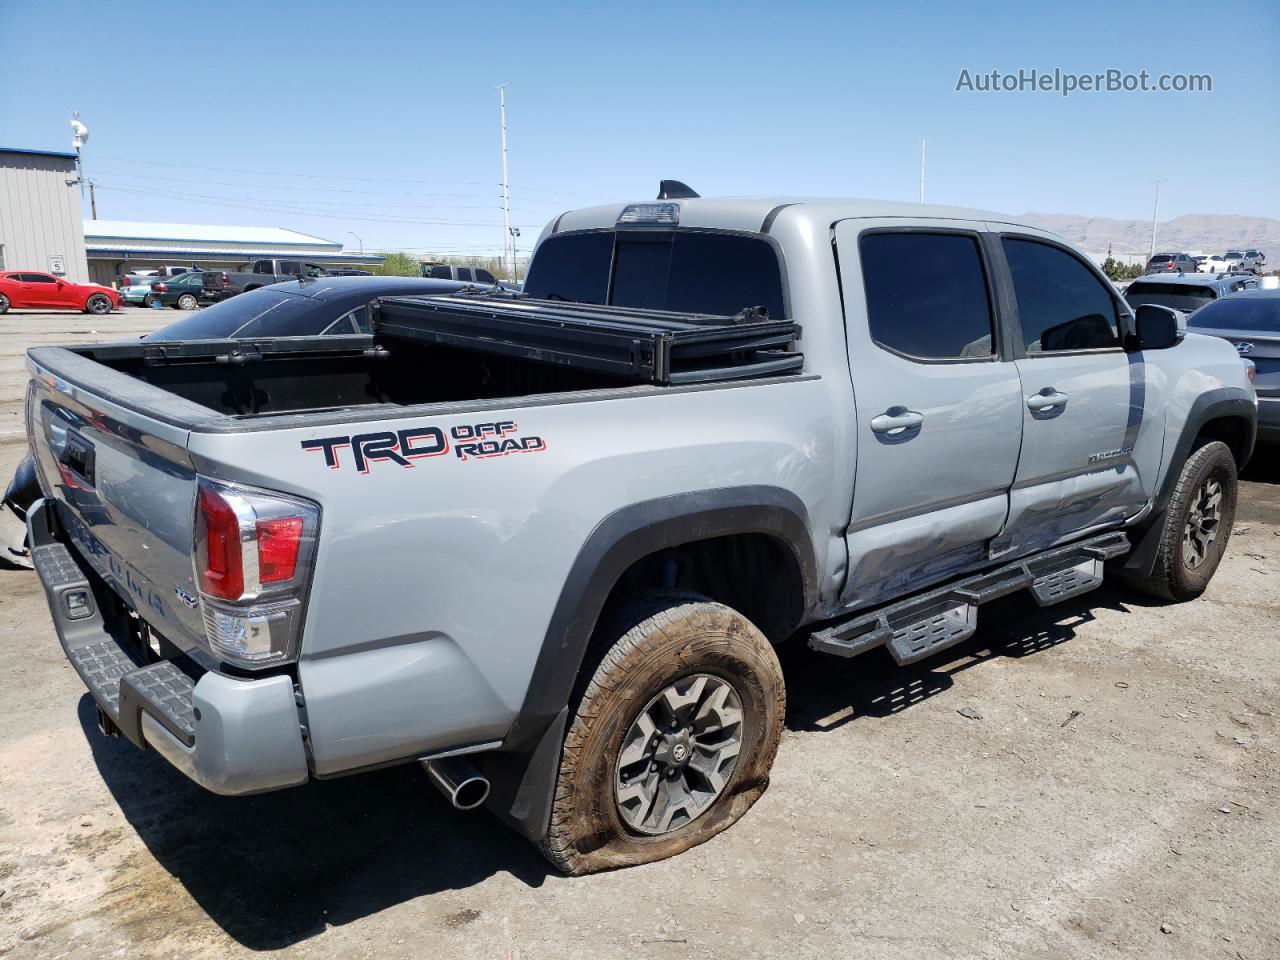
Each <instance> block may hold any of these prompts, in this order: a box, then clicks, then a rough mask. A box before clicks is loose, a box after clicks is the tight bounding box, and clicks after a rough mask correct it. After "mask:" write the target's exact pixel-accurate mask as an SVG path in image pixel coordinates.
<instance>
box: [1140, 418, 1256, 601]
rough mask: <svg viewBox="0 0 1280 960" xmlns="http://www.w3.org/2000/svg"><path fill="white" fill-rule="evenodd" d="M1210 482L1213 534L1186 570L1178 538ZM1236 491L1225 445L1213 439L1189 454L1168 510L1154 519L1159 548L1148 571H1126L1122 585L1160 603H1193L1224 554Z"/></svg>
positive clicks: (1232, 464)
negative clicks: (1217, 489) (1216, 488)
mask: <svg viewBox="0 0 1280 960" xmlns="http://www.w3.org/2000/svg"><path fill="white" fill-rule="evenodd" d="M1210 479H1213V480H1216V481H1218V483H1220V484H1221V488H1222V501H1221V503H1222V506H1221V510H1220V516H1219V518H1218V521H1217V535H1216V537H1215V538H1214V540H1213V542H1212V543H1211V544H1210V545H1209V548H1208V551H1207V552H1206V554H1205V558H1204V560H1203V561H1202V562H1201V563H1200V565H1199V566H1197V567H1195V568H1192V567H1190V566H1189V565H1188V563H1187V562H1186V560H1185V559H1184V556H1183V535H1184V533H1185V531H1186V528H1187V521H1188V518H1189V517H1190V515H1191V511H1192V508H1193V507H1194V506H1195V502H1196V497H1197V494H1198V491H1200V489H1201V488H1202V486H1203V485H1204V484H1205V482H1206V481H1207V480H1210ZM1238 487H1239V483H1238V481H1237V479H1236V460H1235V457H1234V456H1233V455H1232V453H1231V449H1230V448H1229V447H1228V446H1227V445H1226V444H1225V443H1222V442H1221V441H1218V440H1213V441H1210V442H1208V443H1205V444H1203V445H1202V446H1200V447H1197V448H1196V449H1195V450H1193V451H1192V453H1191V455H1190V456H1189V457H1187V459H1186V461H1185V462H1184V463H1183V464H1182V469H1181V471H1180V472H1179V473H1178V481H1177V483H1176V484H1175V485H1174V488H1173V495H1172V496H1171V497H1170V498H1169V506H1168V508H1167V509H1166V510H1165V512H1164V517H1163V518H1162V519H1161V520H1160V531H1159V536H1160V545H1159V547H1158V549H1157V552H1156V559H1155V563H1154V565H1153V566H1152V569H1151V573H1150V574H1149V575H1143V574H1135V573H1129V574H1127V575H1126V576H1125V582H1126V583H1128V585H1129V586H1131V587H1133V588H1134V589H1135V590H1139V591H1141V592H1142V593H1146V594H1149V595H1151V596H1153V597H1158V598H1160V599H1161V600H1175V601H1182V600H1194V599H1195V598H1196V597H1198V596H1200V594H1202V593H1204V590H1205V588H1206V587H1207V586H1208V585H1209V581H1210V580H1211V579H1213V574H1214V571H1216V570H1217V569H1218V564H1219V563H1220V562H1221V561H1222V557H1223V555H1224V554H1225V553H1226V549H1227V541H1229V540H1230V539H1231V527H1232V525H1233V524H1234V523H1235V516H1236V496H1237V492H1238Z"/></svg>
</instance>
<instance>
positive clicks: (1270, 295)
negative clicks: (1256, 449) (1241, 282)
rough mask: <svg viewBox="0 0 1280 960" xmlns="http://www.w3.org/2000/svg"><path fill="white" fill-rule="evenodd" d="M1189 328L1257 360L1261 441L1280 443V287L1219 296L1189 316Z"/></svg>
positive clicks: (1255, 382) (1256, 386)
mask: <svg viewBox="0 0 1280 960" xmlns="http://www.w3.org/2000/svg"><path fill="white" fill-rule="evenodd" d="M1187 329H1188V330H1191V331H1193V332H1195V333H1204V334H1208V335H1209V336H1214V337H1222V338H1223V339H1224V340H1229V341H1230V342H1231V344H1232V345H1233V346H1234V347H1235V348H1236V350H1237V351H1239V353H1240V356H1242V357H1244V358H1245V359H1246V360H1251V361H1253V366H1254V371H1255V373H1254V381H1253V388H1254V390H1255V391H1256V392H1257V394H1258V441H1259V442H1267V443H1269V444H1275V443H1280V290H1276V289H1267V290H1261V289H1252V290H1246V291H1244V292H1242V293H1238V294H1234V295H1232V296H1229V297H1223V298H1222V299H1221V300H1215V301H1214V302H1213V303H1211V304H1208V305H1207V306H1205V307H1203V308H1202V309H1200V310H1197V311H1196V312H1195V313H1193V314H1192V315H1191V316H1190V317H1188V318H1187Z"/></svg>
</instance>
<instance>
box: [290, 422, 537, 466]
mask: <svg viewBox="0 0 1280 960" xmlns="http://www.w3.org/2000/svg"><path fill="white" fill-rule="evenodd" d="M515 433H516V424H515V422H514V421H511V420H498V421H496V422H494V423H475V424H459V425H458V426H456V427H450V428H449V432H448V433H447V434H446V433H445V432H444V431H443V430H441V429H440V428H439V427H418V428H414V429H409V430H396V431H394V432H393V431H390V430H387V431H384V432H381V433H357V434H355V435H354V436H346V437H321V438H320V439H318V440H303V441H302V449H303V450H319V451H321V452H322V453H323V454H324V462H325V465H326V466H328V467H329V469H330V470H339V469H341V468H342V465H343V462H344V457H343V455H342V451H343V450H348V451H350V453H351V462H352V463H354V465H355V468H356V470H358V471H359V472H360V473H368V472H369V467H370V465H372V464H373V463H375V462H376V461H379V460H389V461H391V462H392V463H395V464H399V465H400V466H402V467H412V466H413V461H415V460H422V459H425V458H427V457H443V456H447V455H448V454H450V453H452V454H453V456H454V457H455V458H456V459H458V460H471V459H475V460H486V459H488V458H490V457H505V456H506V455H507V454H509V453H541V452H542V451H543V450H546V449H547V444H546V441H544V440H543V439H542V438H541V437H535V436H531V435H527V436H523V437H521V436H515V435H514V434H515Z"/></svg>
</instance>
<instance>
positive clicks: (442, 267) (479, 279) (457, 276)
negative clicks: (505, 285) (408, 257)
mask: <svg viewBox="0 0 1280 960" xmlns="http://www.w3.org/2000/svg"><path fill="white" fill-rule="evenodd" d="M418 269H419V271H420V272H421V274H422V276H424V277H428V278H430V279H432V280H461V281H462V282H463V283H489V284H493V283H497V282H498V280H497V278H496V277H494V275H493V274H492V273H490V272H489V271H488V270H486V269H484V267H458V266H455V265H453V264H451V263H421V264H419V265H418Z"/></svg>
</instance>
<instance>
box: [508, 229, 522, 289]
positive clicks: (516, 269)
mask: <svg viewBox="0 0 1280 960" xmlns="http://www.w3.org/2000/svg"><path fill="white" fill-rule="evenodd" d="M507 233H509V234H511V282H512V283H519V282H520V261H519V259H518V257H519V255H520V254H519V251H518V250H517V249H516V241H517V240H519V239H520V228H519V227H507Z"/></svg>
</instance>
